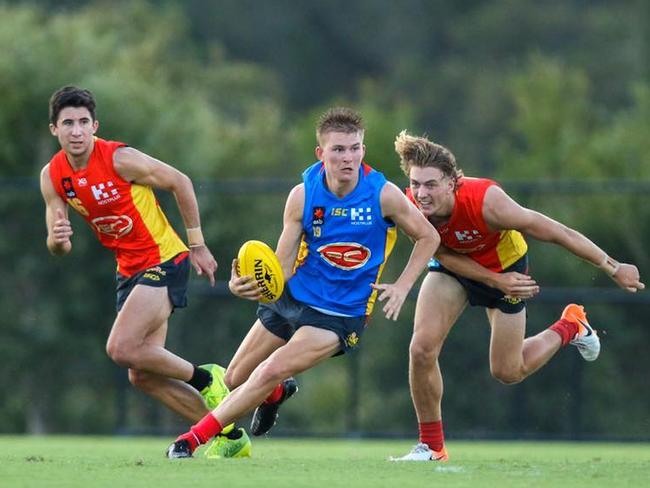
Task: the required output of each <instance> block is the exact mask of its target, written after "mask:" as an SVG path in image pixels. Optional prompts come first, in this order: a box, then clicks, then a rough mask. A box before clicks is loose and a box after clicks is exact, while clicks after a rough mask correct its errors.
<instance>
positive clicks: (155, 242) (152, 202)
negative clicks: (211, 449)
mask: <svg viewBox="0 0 650 488" xmlns="http://www.w3.org/2000/svg"><path fill="white" fill-rule="evenodd" d="M95 107H96V103H95V99H94V96H93V94H92V93H91V92H90V91H88V90H85V89H80V88H77V87H73V86H66V87H63V88H61V89H59V90H57V91H56V92H55V93H54V94H53V95H52V98H51V99H50V131H51V133H52V135H53V136H55V137H56V138H57V139H58V141H59V144H60V146H61V150H60V151H59V152H58V153H56V154H55V155H54V157H53V158H52V159H51V161H50V162H49V163H48V164H47V165H45V167H44V168H43V170H42V172H41V178H40V179H41V192H42V194H43V198H44V199H45V206H46V212H45V220H46V224H47V248H48V249H49V250H50V252H51V253H52V254H54V255H57V256H62V255H65V254H68V253H69V252H70V251H71V250H72V241H71V237H72V234H73V231H72V226H71V223H70V220H68V213H67V212H68V208H67V207H68V205H69V206H70V207H72V208H73V209H74V210H75V211H77V212H78V213H79V214H80V215H81V216H82V217H83V218H84V219H85V220H86V221H87V222H88V224H89V225H90V228H91V229H92V231H93V232H94V233H95V235H96V236H97V238H98V239H99V241H100V243H101V244H102V245H103V246H104V247H106V248H108V249H110V250H112V251H113V252H114V253H115V256H116V259H117V317H116V318H115V322H114V323H113V327H112V329H111V332H110V335H109V337H108V342H107V344H106V351H107V353H108V355H109V356H110V357H111V359H112V360H113V361H115V363H117V364H118V365H120V366H122V367H125V368H128V375H129V380H130V382H131V383H132V384H133V385H134V386H136V387H137V388H139V389H141V390H142V391H144V392H145V393H147V394H148V395H150V396H152V397H153V398H155V399H157V400H159V401H161V402H162V403H163V404H165V405H166V406H167V407H169V408H170V409H172V410H173V411H175V412H177V413H179V414H180V415H182V416H183V417H185V418H187V419H189V420H191V421H197V420H199V419H201V418H202V417H203V416H204V415H205V414H206V412H208V408H206V403H207V407H209V408H214V406H216V405H217V404H218V403H219V401H220V400H221V399H222V398H223V397H224V396H225V395H226V394H227V389H226V387H225V385H224V384H223V368H220V367H219V366H217V365H204V366H201V367H197V366H195V365H193V364H192V363H190V362H188V361H186V360H185V359H182V358H180V357H178V356H176V355H175V354H173V353H171V352H170V351H168V350H167V349H165V339H166V336H167V321H168V318H169V316H170V314H171V313H172V311H173V310H174V309H175V308H183V307H185V306H186V304H187V298H186V289H187V281H188V277H189V269H190V263H191V265H192V266H193V267H194V269H195V270H196V272H197V273H198V274H199V275H204V276H206V277H207V278H208V280H209V281H210V284H211V285H212V286H214V282H215V278H214V274H215V271H216V270H217V262H216V261H215V259H214V258H213V256H212V254H211V253H210V250H209V249H208V247H207V246H206V245H205V242H204V239H203V234H202V232H201V226H200V220H199V209H198V205H197V201H196V196H195V194H194V189H193V186H192V182H191V180H190V179H189V178H188V177H187V176H186V175H184V174H183V173H181V172H180V171H178V170H177V169H175V168H173V167H172V166H170V165H168V164H165V163H163V162H161V161H158V160H157V159H154V158H153V157H151V156H148V155H146V154H144V153H142V152H140V151H138V150H136V149H134V148H131V147H128V146H127V145H126V144H124V143H122V142H114V141H106V140H104V139H101V138H99V137H96V136H95V133H96V132H97V129H98V127H99V122H98V121H97V119H96V117H95ZM154 188H155V189H161V190H166V191H169V192H171V193H172V194H173V195H174V197H175V198H176V202H177V204H178V208H179V211H180V214H181V216H182V218H183V221H184V223H185V227H186V231H187V240H188V244H189V247H188V246H186V245H185V244H184V243H183V241H182V240H181V239H180V238H179V236H178V235H177V234H176V232H175V231H174V229H173V228H172V227H171V225H170V224H169V222H168V221H167V218H166V216H165V214H164V213H163V211H162V209H161V208H160V206H159V205H158V202H157V200H156V197H155V195H154V193H153V189H154ZM202 396H203V398H202ZM221 444H223V442H221ZM248 449H249V450H250V442H248Z"/></svg>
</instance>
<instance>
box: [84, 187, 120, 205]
mask: <svg viewBox="0 0 650 488" xmlns="http://www.w3.org/2000/svg"><path fill="white" fill-rule="evenodd" d="M113 186H114V185H113V182H112V181H107V182H106V183H97V184H96V185H91V186H90V189H91V190H92V192H93V197H95V200H97V203H98V204H99V205H106V204H107V203H110V202H114V201H115V200H118V199H119V198H120V193H119V192H118V191H117V188H113Z"/></svg>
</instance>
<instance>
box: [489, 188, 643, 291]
mask: <svg viewBox="0 0 650 488" xmlns="http://www.w3.org/2000/svg"><path fill="white" fill-rule="evenodd" d="M483 217H484V218H485V221H486V222H487V224H488V225H489V226H490V227H492V228H494V229H495V230H504V229H514V230H518V231H520V232H522V233H523V234H525V235H528V236H530V237H533V238H534V239H537V240H540V241H544V242H552V243H554V244H557V245H559V246H562V247H564V248H565V249H567V250H568V251H570V252H571V253H573V254H575V255H576V256H578V257H579V258H582V259H584V260H585V261H588V262H590V263H591V264H593V265H594V266H596V267H598V268H601V269H602V270H603V271H604V272H605V273H607V274H608V275H609V276H610V277H611V278H612V280H614V282H615V283H616V284H617V285H618V286H620V287H621V288H623V289H625V290H627V291H630V292H636V291H637V290H643V289H644V288H645V285H644V284H643V283H642V282H641V281H640V276H639V270H638V269H637V267H636V266H635V265H633V264H627V263H619V262H618V261H616V260H614V259H613V258H611V257H609V256H608V254H607V253H606V252H605V251H603V250H602V249H601V248H600V247H598V246H597V245H596V244H595V243H594V242H592V241H591V240H590V239H588V238H587V237H586V236H584V235H583V234H581V233H580V232H578V231H576V230H574V229H572V228H570V227H567V226H566V225H564V224H562V223H560V222H557V221H556V220H553V219H551V218H550V217H547V216H546V215H544V214H542V213H540V212H536V211H534V210H531V209H528V208H525V207H522V206H521V205H519V204H518V203H517V202H515V201H514V200H513V199H512V198H510V196H508V195H507V194H506V193H505V192H504V191H503V190H502V189H501V188H499V187H497V186H492V187H490V188H489V189H488V191H487V192H486V194H485V200H484V203H483Z"/></svg>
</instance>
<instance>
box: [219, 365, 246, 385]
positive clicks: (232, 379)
mask: <svg viewBox="0 0 650 488" xmlns="http://www.w3.org/2000/svg"><path fill="white" fill-rule="evenodd" d="M247 379H248V377H245V376H244V375H243V374H241V372H240V370H239V369H238V368H237V367H236V366H232V365H228V369H226V373H225V374H224V375H223V382H224V383H225V384H226V386H227V387H228V389H229V390H230V391H232V390H234V389H235V388H237V387H238V386H240V385H241V384H243V383H244V382H245V381H246V380H247Z"/></svg>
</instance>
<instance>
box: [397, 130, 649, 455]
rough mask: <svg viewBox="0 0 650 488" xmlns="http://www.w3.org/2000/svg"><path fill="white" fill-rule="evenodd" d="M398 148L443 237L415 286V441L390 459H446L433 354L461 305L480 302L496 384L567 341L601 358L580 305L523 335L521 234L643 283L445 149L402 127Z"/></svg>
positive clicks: (632, 286)
mask: <svg viewBox="0 0 650 488" xmlns="http://www.w3.org/2000/svg"><path fill="white" fill-rule="evenodd" d="M395 149H396V151H397V153H398V154H399V156H400V160H401V163H400V164H401V166H402V169H403V170H404V173H405V174H406V175H407V176H408V178H409V182H410V185H409V189H408V190H407V192H408V193H409V196H410V198H411V199H412V201H413V202H414V203H415V204H416V205H417V207H418V208H419V209H420V211H421V212H422V214H423V215H424V216H426V217H427V219H428V220H429V221H430V222H431V223H432V224H433V225H434V226H435V227H436V229H437V230H438V232H439V233H440V236H441V239H442V244H441V246H440V248H439V250H438V252H437V253H436V256H435V259H433V260H432V261H431V262H430V263H429V273H428V274H427V275H426V277H425V279H424V282H423V284H422V287H421V288H420V292H419V295H418V300H417V306H416V310H415V324H414V329H413V337H412V340H411V345H410V355H409V358H410V367H409V384H410V387H411V396H412V398H413V404H414V406H415V411H416V414H417V418H418V423H419V424H418V425H419V433H420V441H419V443H418V444H417V445H416V446H415V447H414V448H413V450H412V451H411V452H410V453H408V454H407V455H405V456H403V457H401V458H397V459H394V460H396V461H428V460H437V461H446V460H447V459H448V455H447V451H446V449H445V446H444V435H443V429H442V411H441V400H442V392H443V386H442V374H441V372H440V365H439V363H438V357H439V355H440V351H441V349H442V346H443V344H444V341H445V338H446V337H447V334H448V333H449V331H450V330H451V328H452V326H453V325H454V324H455V323H456V321H457V320H458V317H459V316H460V314H461V313H462V311H463V309H464V308H465V306H466V305H467V303H468V302H469V304H470V305H472V306H480V307H484V308H485V309H486V313H487V318H488V321H489V323H490V327H491V329H492V337H491V340H490V371H491V372H492V375H493V376H494V377H495V378H497V379H498V380H499V381H501V382H502V383H505V384H513V383H518V382H520V381H522V380H523V379H524V378H526V377H527V376H529V375H531V374H532V373H534V372H535V371H537V370H538V369H539V368H541V367H542V366H543V365H544V364H545V363H546V362H547V361H548V360H549V359H550V358H551V357H552V356H553V355H554V354H555V353H556V352H557V351H558V350H559V349H560V348H561V347H563V346H566V345H567V344H572V345H574V346H576V347H577V348H578V351H579V352H580V354H581V355H582V356H583V357H584V359H586V360H587V361H593V360H595V359H596V358H597V357H598V354H599V351H600V341H599V339H598V335H597V334H596V331H594V330H593V329H592V328H591V326H590V325H589V323H588V322H587V316H586V314H585V312H584V309H583V307H582V306H580V305H576V304H570V305H567V307H566V308H565V309H564V311H563V312H562V315H561V317H560V319H559V320H558V321H557V322H555V323H554V324H552V325H551V326H550V327H549V328H548V329H546V330H544V331H543V332H541V333H539V334H537V335H535V336H532V337H528V338H524V336H525V332H526V306H525V302H524V300H525V299H526V298H530V297H532V296H534V295H535V294H536V293H537V292H538V291H539V286H538V285H537V283H536V282H535V280H534V279H533V278H532V277H531V276H530V275H528V271H527V269H528V246H527V245H526V241H525V240H524V236H526V237H530V238H533V239H537V240H540V241H545V242H552V243H555V244H557V245H559V246H562V247H564V248H565V249H566V250H568V251H569V252H571V253H573V254H575V255H576V256H578V257H579V258H582V259H584V260H585V261H587V262H590V263H592V264H593V265H594V266H597V267H599V268H600V269H602V270H603V272H605V273H607V274H608V275H609V276H611V278H612V279H613V280H614V282H615V283H616V284H617V285H618V286H620V287H621V288H623V289H624V290H627V291H630V292H636V291H637V290H642V289H643V288H644V285H643V283H641V282H640V281H639V271H638V269H637V268H636V266H634V265H632V264H626V263H619V262H618V261H616V260H615V259H613V258H611V257H610V256H609V255H608V254H607V253H606V252H605V251H603V250H602V249H601V248H600V247H598V246H597V245H596V244H594V243H593V242H592V241H590V240H589V239H587V238H586V237H585V236H584V235H582V234H580V233H579V232H577V231H575V230H573V229H571V228H569V227H567V226H566V225H563V224H561V223H559V222H557V221H555V220H553V219H551V218H549V217H547V216H546V215H544V214H541V213H539V212H536V211H534V210H531V209H528V208H525V207H522V206H521V205H519V204H518V203H517V202H515V201H514V200H513V199H512V198H511V197H510V196H509V195H508V194H507V193H506V192H505V191H503V189H501V187H500V186H499V185H498V184H496V183H495V182H494V181H492V180H489V179H484V178H470V177H465V176H463V174H462V172H461V171H460V170H459V169H458V168H457V166H456V159H455V157H454V155H453V154H452V153H451V152H450V151H449V150H448V149H447V148H445V147H443V146H441V145H439V144H435V143H433V142H431V141H429V140H427V139H426V138H424V137H413V136H411V135H409V134H408V133H407V132H405V131H404V132H402V133H401V134H399V136H398V137H397V139H396V140H395Z"/></svg>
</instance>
